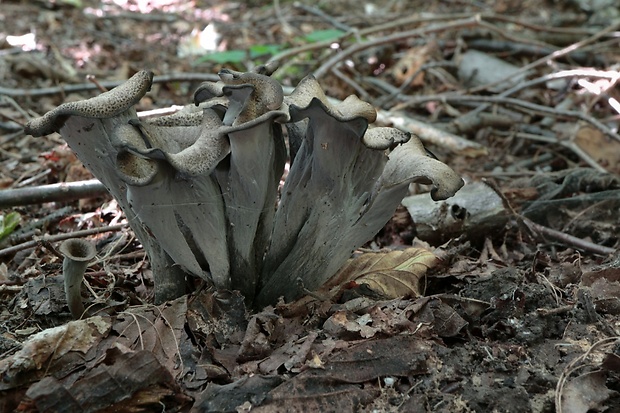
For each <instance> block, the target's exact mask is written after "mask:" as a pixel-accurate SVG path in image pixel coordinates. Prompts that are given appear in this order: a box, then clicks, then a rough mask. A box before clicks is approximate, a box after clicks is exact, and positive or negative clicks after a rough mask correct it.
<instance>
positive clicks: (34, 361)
mask: <svg viewBox="0 0 620 413" xmlns="http://www.w3.org/2000/svg"><path fill="white" fill-rule="evenodd" d="M110 327H111V320H110V319H109V318H106V317H99V316H97V317H91V318H88V319H86V320H77V321H71V322H69V323H67V324H65V325H62V326H59V327H54V328H50V329H47V330H43V331H41V332H40V333H37V334H35V335H33V336H32V337H31V338H30V339H29V340H28V341H27V342H26V343H25V344H24V346H23V347H22V349H21V350H19V351H18V352H17V353H15V354H13V355H12V356H10V357H7V358H4V359H2V360H0V374H2V376H3V377H4V378H5V379H4V380H3V381H2V384H0V390H7V389H10V388H13V387H14V386H15V385H18V384H19V381H20V380H23V379H24V377H27V375H28V373H29V372H31V371H33V370H38V369H41V368H42V367H43V366H44V365H45V364H46V363H50V362H51V361H54V360H57V359H59V358H60V357H62V356H64V355H65V354H67V353H69V352H73V351H77V352H80V353H82V354H84V353H86V352H87V351H88V350H89V349H90V348H91V347H92V346H94V345H96V344H97V343H98V342H99V341H100V340H101V339H102V338H103V337H104V336H105V335H107V333H108V331H109V330H110ZM14 380H17V382H14Z"/></svg>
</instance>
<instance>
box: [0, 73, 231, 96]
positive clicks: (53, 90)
mask: <svg viewBox="0 0 620 413" xmlns="http://www.w3.org/2000/svg"><path fill="white" fill-rule="evenodd" d="M219 79H220V78H219V77H218V76H217V75H215V74H212V73H172V74H169V75H162V76H155V78H154V79H153V83H168V82H194V81H218V80H219ZM124 82H125V80H104V81H101V82H99V86H102V87H104V88H106V89H112V88H115V87H116V86H118V85H120V84H121V83H124ZM99 86H98V85H95V84H93V83H91V82H88V83H78V84H75V85H60V86H51V87H44V88H37V89H19V88H17V89H13V88H8V87H1V86H0V95H7V96H30V97H36V96H46V95H56V94H59V93H75V92H83V91H88V90H98V89H99Z"/></svg>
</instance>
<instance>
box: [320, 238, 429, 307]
mask: <svg viewBox="0 0 620 413" xmlns="http://www.w3.org/2000/svg"><path fill="white" fill-rule="evenodd" d="M438 261H439V259H438V258H437V257H436V256H435V255H434V254H433V253H432V252H430V251H428V250H426V249H423V248H408V249H406V250H403V251H391V252H376V253H374V252H373V253H365V254H362V255H360V256H359V257H357V258H355V259H352V260H350V261H349V262H348V263H347V264H346V265H345V266H344V267H343V268H342V269H341V270H340V272H339V273H338V274H337V275H336V276H335V277H334V279H333V280H330V281H329V282H328V284H330V285H333V284H334V282H335V281H336V280H337V282H338V284H344V283H346V282H348V281H355V282H356V283H358V284H367V285H368V287H370V288H371V289H372V290H373V291H375V292H377V293H379V294H381V295H383V296H385V297H386V298H397V297H402V296H410V297H419V296H420V295H421V292H420V286H419V282H420V279H421V278H422V277H424V275H425V274H426V271H427V270H428V269H430V268H433V267H434V266H435V265H436V264H437V263H438Z"/></svg>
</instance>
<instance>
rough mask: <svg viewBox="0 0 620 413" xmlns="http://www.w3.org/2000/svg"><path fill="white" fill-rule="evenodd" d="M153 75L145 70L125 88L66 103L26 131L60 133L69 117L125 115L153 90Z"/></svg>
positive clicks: (37, 134)
mask: <svg viewBox="0 0 620 413" xmlns="http://www.w3.org/2000/svg"><path fill="white" fill-rule="evenodd" d="M152 82H153V72H149V71H146V70H142V71H140V72H138V73H136V74H135V75H133V76H132V77H131V79H129V80H128V81H126V82H125V83H123V84H122V85H120V86H118V87H115V88H114V89H112V90H110V91H108V92H105V93H102V94H100V95H98V96H95V97H93V98H90V99H87V100H81V101H78V102H67V103H63V104H62V105H60V106H58V107H57V108H56V109H54V110H51V111H49V112H47V113H46V114H45V115H43V116H41V117H40V118H36V119H33V120H31V121H29V122H28V123H27V124H26V126H25V127H24V132H26V133H27V134H29V135H32V136H43V135H48V134H50V133H52V132H58V130H60V128H61V127H62V126H63V125H64V123H65V121H66V120H67V119H68V118H69V116H81V117H84V118H99V119H102V118H111V117H113V116H116V115H118V114H120V113H122V112H125V111H126V110H128V109H129V108H131V107H132V106H134V105H135V104H136V103H138V102H139V101H140V99H142V97H143V96H144V95H146V92H148V91H149V90H150V89H151V84H152Z"/></svg>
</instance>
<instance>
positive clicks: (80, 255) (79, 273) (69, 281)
mask: <svg viewBox="0 0 620 413" xmlns="http://www.w3.org/2000/svg"><path fill="white" fill-rule="evenodd" d="M58 250H59V251H60V253H61V254H62V255H63V256H64V257H65V258H64V260H63V262H62V274H63V277H64V283H65V295H66V296H67V305H68V306H69V311H71V315H72V316H73V318H75V319H76V320H78V319H79V318H80V317H82V314H83V313H84V304H82V294H81V287H82V280H83V279H84V272H85V271H86V267H88V263H89V262H90V260H92V259H93V258H94V257H95V254H96V253H97V250H96V249H95V246H94V245H93V244H92V243H90V242H88V241H86V240H83V239H79V238H71V239H68V240H66V241H63V243H62V244H60V248H59V249H58Z"/></svg>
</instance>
